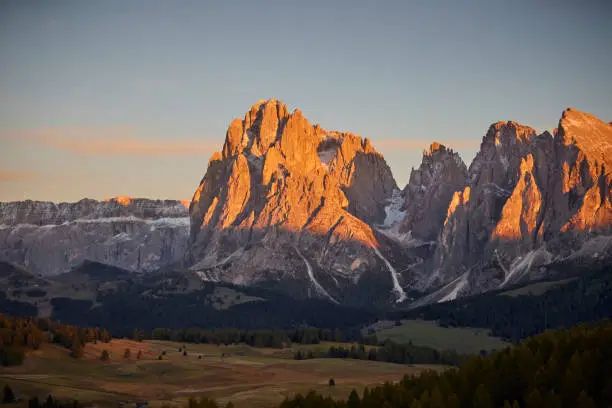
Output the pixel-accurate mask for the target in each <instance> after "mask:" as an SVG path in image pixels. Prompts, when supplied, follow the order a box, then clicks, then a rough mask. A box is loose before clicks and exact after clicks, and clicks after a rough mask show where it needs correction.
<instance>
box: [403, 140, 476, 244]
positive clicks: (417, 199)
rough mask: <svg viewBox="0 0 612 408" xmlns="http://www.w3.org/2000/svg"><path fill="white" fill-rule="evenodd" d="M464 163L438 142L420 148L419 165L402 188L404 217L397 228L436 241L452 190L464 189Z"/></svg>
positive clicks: (465, 171)
mask: <svg viewBox="0 0 612 408" xmlns="http://www.w3.org/2000/svg"><path fill="white" fill-rule="evenodd" d="M466 180H467V167H466V166H465V164H464V163H463V161H462V160H461V158H460V157H459V154H458V153H455V152H453V150H452V149H447V148H446V146H444V145H441V144H439V143H432V145H431V146H430V147H429V150H428V151H427V150H426V151H424V152H423V160H422V162H421V166H420V167H419V168H418V169H416V170H415V169H413V170H412V172H411V173H410V180H409V181H408V184H407V185H406V187H405V188H404V191H403V195H404V200H405V204H404V208H405V211H406V217H405V218H404V221H403V223H402V226H401V229H400V231H402V232H408V231H410V232H411V234H412V236H413V237H414V238H417V239H421V240H424V241H435V240H436V239H437V238H438V235H439V234H440V229H441V228H442V225H443V223H444V220H445V219H446V215H447V212H448V206H449V205H450V202H451V199H452V198H453V194H454V193H455V192H456V191H458V190H461V189H463V187H464V186H465V183H466Z"/></svg>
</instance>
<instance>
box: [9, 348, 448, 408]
mask: <svg viewBox="0 0 612 408" xmlns="http://www.w3.org/2000/svg"><path fill="white" fill-rule="evenodd" d="M331 344H332V343H329V344H319V345H309V346H305V345H296V348H295V349H294V350H293V351H297V349H298V348H299V349H301V350H302V351H308V350H309V349H313V350H314V349H316V348H323V349H325V350H326V349H327V348H328V347H329V345H331ZM333 344H335V345H338V343H333ZM182 347H183V344H181V343H173V342H166V341H144V342H135V341H132V340H113V341H111V342H110V343H107V344H104V343H98V344H87V345H86V347H85V356H84V358H83V359H82V360H75V359H73V358H71V357H70V356H69V352H68V351H67V350H65V349H62V348H59V347H57V346H54V345H49V344H45V345H44V346H43V348H42V349H40V350H36V351H32V352H29V353H28V355H27V358H26V361H25V363H24V365H23V366H17V367H8V368H7V367H5V368H2V369H1V370H0V383H8V384H9V385H10V386H11V387H12V388H13V389H14V390H15V393H16V394H17V395H24V396H26V395H39V396H40V397H45V396H46V395H47V394H49V393H51V394H52V395H54V396H55V397H58V398H74V399H78V400H80V401H83V402H90V403H96V404H97V405H99V406H117V405H118V403H119V402H124V403H126V406H130V405H132V404H135V403H136V402H138V401H143V400H146V401H148V402H149V404H150V405H152V406H161V405H163V404H167V405H176V406H182V404H183V403H185V402H186V401H187V399H188V398H189V397H192V396H196V397H199V396H203V395H206V396H209V397H214V398H216V399H218V400H219V402H221V403H222V404H225V403H226V402H228V401H230V400H231V401H232V402H233V403H234V404H235V405H236V407H269V406H275V405H276V404H278V403H279V402H281V401H282V400H283V399H284V398H285V397H286V396H291V395H293V394H295V393H297V392H302V393H305V392H308V391H309V390H311V389H312V390H316V391H318V392H320V393H325V394H330V395H331V396H333V397H338V398H345V397H346V395H348V393H349V392H350V391H351V390H352V389H353V388H356V389H358V390H360V391H361V390H362V389H363V387H364V386H366V385H375V384H380V383H382V382H385V381H396V380H399V379H401V377H402V376H403V375H404V374H418V373H419V372H421V371H423V370H425V369H441V367H435V366H408V365H400V364H391V363H380V362H372V361H360V360H340V359H314V360H301V361H297V360H293V359H292V356H293V352H292V350H288V349H286V350H277V349H255V348H251V347H249V346H244V345H238V346H216V345H208V344H187V345H186V350H187V355H184V354H183V352H179V351H178V350H179V348H182ZM127 348H129V349H130V351H131V357H130V358H129V359H125V358H124V353H125V349H127ZM104 349H106V350H108V351H109V353H110V360H109V361H106V362H103V361H101V360H100V356H101V354H102V351H103V350H104ZM139 351H141V353H142V355H141V358H140V359H137V358H136V356H137V353H138V352H139ZM164 352H165V355H163V356H162V360H159V359H158V357H159V356H160V355H162V354H163V353H164ZM330 377H333V378H334V379H335V381H336V386H335V387H329V386H328V381H329V378H330Z"/></svg>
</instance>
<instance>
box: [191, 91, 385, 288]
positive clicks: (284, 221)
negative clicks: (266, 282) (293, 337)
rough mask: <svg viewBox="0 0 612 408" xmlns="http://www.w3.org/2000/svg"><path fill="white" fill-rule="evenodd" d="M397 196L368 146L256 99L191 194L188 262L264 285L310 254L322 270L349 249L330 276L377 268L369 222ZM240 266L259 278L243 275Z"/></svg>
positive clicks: (280, 105)
mask: <svg viewBox="0 0 612 408" xmlns="http://www.w3.org/2000/svg"><path fill="white" fill-rule="evenodd" d="M395 189H396V184H395V181H394V180H393V177H392V175H391V170H390V169H389V166H388V165H387V164H386V162H385V161H384V158H383V157H382V156H381V155H380V154H378V153H377V152H376V151H375V150H374V148H373V147H372V145H371V143H370V141H369V140H367V139H362V138H361V137H359V136H357V135H354V134H351V133H347V132H336V131H326V130H325V129H322V128H321V127H320V126H318V125H317V126H313V125H311V124H310V122H309V121H308V119H306V117H305V116H304V115H303V114H302V112H301V111H300V110H299V109H296V110H294V111H293V112H292V113H291V114H289V113H288V111H287V108H286V106H285V105H284V104H283V103H282V102H280V101H277V100H268V101H260V102H258V103H256V104H255V105H253V107H252V108H251V109H250V110H249V112H247V114H246V115H245V118H244V119H243V120H240V119H236V120H234V121H232V122H231V124H230V126H229V128H228V131H227V135H226V142H225V145H224V147H223V153H222V154H221V155H216V156H215V157H214V158H213V159H211V161H210V163H209V167H208V169H207V171H206V175H205V176H204V178H203V179H202V182H201V183H200V186H199V187H198V188H197V190H196V192H195V194H194V197H193V200H192V204H191V208H190V217H191V237H192V241H191V250H190V253H189V262H191V263H192V264H194V268H196V269H206V270H208V269H210V268H213V269H215V270H216V271H217V272H215V273H220V272H219V271H218V266H219V263H223V264H224V265H225V264H227V266H226V267H225V268H226V269H227V270H226V271H225V272H223V278H222V279H224V280H230V281H232V282H243V281H244V280H253V279H254V280H258V279H262V276H266V277H269V271H270V270H271V269H272V270H274V269H275V268H276V269H277V272H278V273H281V271H286V272H282V273H293V270H292V269H291V268H296V267H298V268H299V267H300V266H299V265H300V264H301V267H303V266H304V265H308V267H307V268H306V269H307V271H311V269H312V268H316V266H312V265H313V263H314V262H315V261H314V259H310V260H308V262H307V263H306V262H303V261H302V260H300V259H299V258H300V257H302V256H303V257H304V259H308V258H309V257H310V255H313V256H314V255H316V259H317V261H316V262H317V264H319V265H320V264H321V262H330V261H331V259H332V258H330V257H332V253H338V252H344V251H348V250H349V248H353V249H351V251H353V252H351V253H352V255H349V253H346V255H343V256H348V257H349V258H350V259H351V260H350V262H347V263H345V264H343V265H337V266H336V267H335V268H336V270H337V272H338V273H340V274H341V275H343V276H344V275H346V276H350V275H354V274H355V273H356V272H355V271H356V270H361V269H362V268H364V267H365V265H366V264H367V261H366V260H367V259H370V261H369V262H370V263H372V262H376V261H374V259H376V258H377V255H376V252H372V251H373V249H372V248H377V247H378V245H379V244H378V242H377V240H376V238H375V236H374V233H373V231H372V228H371V227H370V226H369V225H368V223H369V222H374V221H382V220H383V219H384V216H385V206H386V205H387V202H388V199H389V198H390V197H391V195H392V194H393V191H394V190H395ZM247 248H248V249H247ZM282 248H286V249H284V250H281V249H282ZM357 248H363V249H361V250H359V251H357ZM364 250H365V251H366V252H367V254H366V255H365V258H363V259H362V260H360V261H359V262H357V263H355V262H356V258H355V257H356V256H357V254H359V253H360V251H361V252H362V251H364ZM313 251H314V252H313ZM355 251H357V252H355ZM298 253H299V254H301V255H299V257H298V260H297V261H298V265H295V262H296V259H295V255H296V254H298ZM287 256H289V257H290V261H288V262H286V263H283V259H285V258H286V257H287ZM361 256H362V257H363V256H364V255H363V254H362V255H361ZM333 259H335V258H333ZM224 260H227V261H224ZM230 261H231V262H230ZM285 261H286V259H285ZM215 265H217V266H215ZM231 265H234V266H231ZM245 265H250V266H249V267H250V268H253V269H254V270H257V271H258V272H257V273H255V275H253V274H249V275H248V276H246V275H245V274H244V270H245V269H244V268H245ZM275 265H276V266H275ZM351 265H352V266H351ZM359 265H362V266H361V267H360V266H359ZM287 268H289V269H287ZM360 268H361V269H360ZM309 276H310V275H309ZM314 286H315V288H316V290H317V291H318V293H319V294H321V293H323V292H322V290H321V287H319V284H318V283H317V284H315V285H314Z"/></svg>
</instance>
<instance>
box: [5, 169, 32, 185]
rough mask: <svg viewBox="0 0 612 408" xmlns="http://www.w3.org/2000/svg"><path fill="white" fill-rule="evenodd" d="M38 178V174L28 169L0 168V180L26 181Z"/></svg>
mask: <svg viewBox="0 0 612 408" xmlns="http://www.w3.org/2000/svg"><path fill="white" fill-rule="evenodd" d="M35 178H38V174H37V173H34V172H29V171H10V170H0V182H3V181H28V180H33V179H35Z"/></svg>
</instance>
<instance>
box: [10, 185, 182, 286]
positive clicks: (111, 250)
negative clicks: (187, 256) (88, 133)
mask: <svg viewBox="0 0 612 408" xmlns="http://www.w3.org/2000/svg"><path fill="white" fill-rule="evenodd" d="M188 206H189V204H188V202H186V201H176V200H147V199H131V198H128V197H117V198H113V199H109V200H106V201H95V200H89V199H85V200H81V201H79V202H76V203H60V204H55V203H51V202H41V201H29V200H28V201H20V202H11V203H0V260H4V261H8V262H11V263H13V264H16V265H20V266H23V267H25V268H27V269H28V270H30V271H32V272H34V273H37V274H42V275H56V274H60V273H63V272H67V271H69V270H70V269H72V268H73V267H74V266H76V265H79V264H81V263H82V262H84V261H86V260H91V261H97V262H102V263H106V264H109V265H113V266H117V267H121V268H124V269H128V270H131V271H138V272H147V271H152V270H156V269H159V268H161V267H164V266H167V265H173V264H177V263H180V262H181V261H182V259H183V256H184V253H185V251H186V249H187V238H188V232H189V218H188V210H187V208H188Z"/></svg>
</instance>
